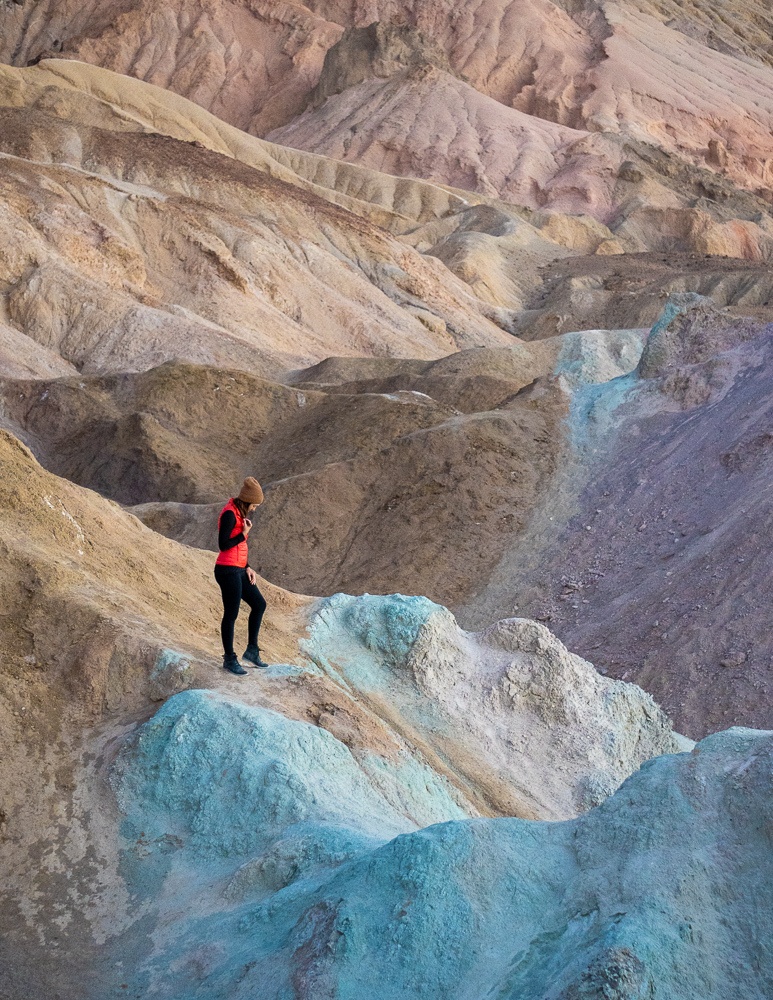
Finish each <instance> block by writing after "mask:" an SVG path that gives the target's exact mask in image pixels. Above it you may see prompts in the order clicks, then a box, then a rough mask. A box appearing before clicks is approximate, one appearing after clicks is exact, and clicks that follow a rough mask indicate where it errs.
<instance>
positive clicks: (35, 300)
mask: <svg viewBox="0 0 773 1000" xmlns="http://www.w3.org/2000/svg"><path fill="white" fill-rule="evenodd" d="M66 65H68V66H73V65H74V64H66ZM75 68H76V69H77V67H75ZM85 69H86V70H87V71H88V72H87V76H88V77H89V79H90V81H94V79H95V78H99V79H100V80H102V81H103V82H104V83H105V85H106V87H107V88H108V90H109V88H110V86H117V89H118V93H115V94H112V95H111V94H104V96H102V95H100V96H94V97H92V95H91V93H90V92H89V88H88V86H86V88H85V89H86V91H87V95H84V94H83V91H82V90H77V89H75V86H74V84H73V83H72V82H70V81H69V80H66V79H65V80H64V81H62V82H61V85H60V80H61V76H60V74H58V73H56V72H53V73H52V72H49V71H47V70H41V69H39V68H34V69H32V70H25V71H17V70H11V69H7V70H3V71H2V72H1V73H0V78H1V79H2V83H3V86H2V87H1V88H0V90H1V91H2V93H3V99H2V105H4V106H3V107H1V108H0V115H2V119H3V129H2V133H1V135H2V138H1V139H0V155H2V156H3V161H4V169H3V173H2V178H0V185H1V186H2V200H0V209H1V210H2V212H3V214H4V218H5V231H6V232H7V233H8V239H7V240H6V242H5V245H4V252H3V258H2V265H0V266H2V279H3V292H4V295H3V298H4V306H3V313H4V316H3V318H4V323H5V325H6V326H10V327H11V328H15V329H16V330H17V331H18V333H19V335H23V338H29V340H28V341H23V340H22V341H18V344H17V342H14V347H13V352H14V354H15V357H16V364H17V365H18V364H21V363H26V364H28V365H32V366H33V367H34V364H36V363H37V362H33V361H30V360H29V359H30V358H33V357H34V356H35V354H36V351H37V347H36V345H37V344H41V345H43V346H44V347H45V348H47V349H49V350H51V351H53V352H54V353H55V354H58V355H60V356H61V357H62V358H64V359H65V360H66V361H68V362H69V363H71V364H74V365H76V367H78V368H84V367H85V368H86V369H88V370H91V371H94V370H124V369H135V370H136V369H141V368H146V367H149V366H151V365H152V364H158V363H159V362H161V361H163V360H166V359H169V358H176V357H181V358H185V359H187V360H191V361H197V362H208V363H220V364H223V363H226V364H230V365H231V366H234V367H241V368H252V369H255V368H257V369H258V370H267V371H276V370H277V366H279V367H280V368H282V367H283V368H287V367H293V366H297V365H298V363H299V362H300V363H304V362H306V363H308V362H310V361H314V360H319V359H321V358H323V357H325V356H326V355H328V354H331V353H341V352H342V348H343V350H344V352H350V353H356V354H385V355H393V354H404V355H405V354H407V355H409V356H417V355H419V356H421V355H423V356H425V357H437V356H442V355H443V354H447V353H448V351H449V350H452V349H454V347H455V346H473V345H477V344H489V345H491V346H493V345H496V344H506V343H510V342H511V338H510V337H509V336H508V334H506V333H505V332H504V331H503V330H502V329H501V328H499V327H498V326H497V325H495V323H494V322H492V319H497V320H498V321H499V322H503V321H504V315H500V314H499V313H498V312H497V310H496V309H492V307H491V306H490V305H489V304H488V303H482V302H480V301H479V300H477V299H476V297H475V296H474V295H473V294H472V293H471V291H470V289H469V287H468V286H467V285H466V284H464V283H463V282H461V281H457V280H455V279H454V278H453V277H452V276H451V275H450V274H449V272H448V271H447V269H446V268H445V267H443V266H442V265H441V264H439V263H438V262H437V261H436V260H434V259H432V258H425V257H422V256H421V255H420V254H419V253H417V252H416V251H415V250H414V249H413V248H411V247H408V246H406V245H404V244H402V243H399V242H398V241H397V240H396V239H395V238H394V237H391V236H390V235H389V234H388V233H387V232H385V230H384V229H382V228H381V227H379V226H377V225H375V224H374V223H372V222H370V221H368V220H367V219H365V218H363V217H362V215H364V214H367V211H368V210H369V209H371V208H373V206H372V203H371V202H364V201H362V200H358V202H357V206H358V211H361V213H362V214H354V213H352V212H350V211H348V210H347V209H345V208H343V207H340V206H339V205H337V204H333V203H332V200H335V199H336V198H337V197H338V192H333V193H332V196H331V200H328V198H327V197H325V198H323V197H321V196H320V193H318V192H322V193H324V194H328V193H329V189H328V188H320V187H319V186H318V185H314V184H312V183H309V182H307V181H306V180H305V179H303V178H301V177H299V176H298V175H297V174H295V173H294V172H293V171H292V170H291V169H289V168H288V167H286V166H284V165H282V164H279V163H277V162H276V161H274V160H272V159H271V157H270V156H267V155H265V154H264V147H263V144H261V143H260V142H259V140H249V138H248V137H244V139H245V142H246V143H247V145H248V147H249V143H250V142H252V143H254V144H255V146H254V147H249V148H248V149H247V150H246V151H244V155H243V158H242V159H237V158H236V156H235V155H234V153H233V152H231V151H230V150H229V149H228V147H227V140H229V139H231V138H232V136H231V135H229V134H226V136H225V139H226V141H222V142H221V143H220V146H221V148H222V147H223V146H225V147H226V148H225V149H224V152H222V153H221V152H214V151H211V150H210V149H208V148H201V146H202V145H203V143H199V144H198V145H196V144H194V137H195V136H196V135H197V132H198V134H199V135H201V132H200V131H199V130H198V128H197V123H196V121H195V120H194V121H193V122H189V123H188V135H189V136H190V137H191V138H190V141H187V142H185V141H182V139H181V138H172V137H170V136H168V135H159V134H154V133H152V132H150V130H149V127H148V126H147V125H145V124H144V123H143V122H142V121H138V120H137V119H136V117H135V113H134V112H135V110H136V104H137V103H139V101H140V99H144V100H145V106H144V113H145V115H146V117H147V118H148V119H152V118H153V117H156V118H158V119H160V121H161V126H160V127H163V126H167V127H168V128H170V130H171V131H176V132H177V134H178V135H179V134H180V132H181V131H183V129H184V122H185V120H184V118H183V116H182V114H181V109H180V107H179V106H175V102H177V104H178V105H179V104H180V103H182V104H183V105H185V106H187V107H188V108H190V109H192V110H193V111H194V112H195V115H197V116H199V117H201V116H204V118H206V122H205V125H206V126H209V127H210V128H211V129H212V131H213V132H214V133H216V131H217V122H216V120H215V119H213V118H212V117H211V116H209V115H207V114H206V113H205V112H201V111H200V110H199V109H197V108H195V106H194V105H190V104H189V103H188V102H184V101H182V99H181V98H176V97H174V95H167V94H165V93H164V92H161V91H157V90H155V89H154V88H150V87H148V85H146V84H141V83H139V82H136V81H128V82H129V84H130V85H131V87H130V96H133V97H134V103H133V102H132V101H131V100H127V102H126V107H127V108H130V109H131V112H129V111H127V110H125V109H124V108H123V107H118V106H117V105H115V104H113V103H112V102H111V101H110V97H111V96H112V97H114V98H117V97H118V96H119V95H120V92H121V86H120V81H118V78H116V77H114V76H113V75H111V74H105V72H104V71H102V70H96V69H93V68H91V67H86V68H85ZM105 77H109V79H107V80H105ZM76 82H77V81H76ZM93 89H94V88H93V87H92V90H93ZM132 89H133V90H134V94H133V95H132V93H131V91H132ZM137 90H139V91H140V93H139V94H137ZM103 93H104V92H103ZM30 106H33V107H34V110H32V109H31V107H30ZM182 110H183V111H184V110H185V108H182ZM194 117H195V116H194ZM222 128H224V129H226V133H228V127H227V126H222ZM230 132H231V133H233V134H234V135H235V137H236V138H237V139H238V138H239V137H240V135H241V134H240V133H236V130H233V129H231V130H230ZM195 141H196V142H198V139H196V140H195ZM370 176H371V178H372V175H370ZM388 187H389V185H387V189H388ZM425 187H427V189H428V190H429V188H428V186H425ZM394 190H395V189H394V185H392V192H393V193H394ZM414 194H415V195H416V201H415V207H416V210H417V211H418V212H419V213H421V211H422V194H423V190H422V189H415V190H414ZM441 194H442V199H441V200H442V202H443V203H444V204H445V206H447V204H448V195H446V194H444V193H441ZM341 198H342V199H343V200H346V196H345V195H341ZM374 214H375V215H376V217H377V218H378V219H379V220H380V219H381V216H382V215H388V212H381V209H380V207H379V206H375V208H374ZM17 340H18V338H17ZM26 343H28V348H27V350H26V351H23V354H24V356H25V357H26V359H27V360H26V361H25V360H24V357H22V351H21V348H22V345H23V344H26ZM17 346H18V347H19V348H20V350H19V351H18V352H17Z"/></svg>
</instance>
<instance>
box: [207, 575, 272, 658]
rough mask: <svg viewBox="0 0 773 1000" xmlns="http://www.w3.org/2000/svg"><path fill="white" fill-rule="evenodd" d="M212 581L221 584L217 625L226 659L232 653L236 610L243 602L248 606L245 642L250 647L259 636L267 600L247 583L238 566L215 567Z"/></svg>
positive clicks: (237, 613)
mask: <svg viewBox="0 0 773 1000" xmlns="http://www.w3.org/2000/svg"><path fill="white" fill-rule="evenodd" d="M215 579H216V580H217V582H218V583H219V584H220V590H221V593H222V595H223V620H222V622H221V623H220V635H221V637H222V639H223V652H224V653H225V654H226V655H228V654H229V653H233V651H234V625H235V624H236V619H237V618H238V617H239V606H240V604H241V602H242V601H246V602H247V604H249V606H250V620H249V622H248V623H247V632H248V636H249V638H248V642H249V644H250V645H251V646H257V644H258V632H259V631H260V623H261V622H262V621H263V612H264V611H265V610H266V599H265V597H264V596H263V594H261V592H260V591H259V590H258V588H257V587H256V586H255V584H254V583H250V581H249V580H248V579H247V570H246V569H239V568H238V567H237V566H215Z"/></svg>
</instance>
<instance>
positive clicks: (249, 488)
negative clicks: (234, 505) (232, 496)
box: [239, 476, 263, 503]
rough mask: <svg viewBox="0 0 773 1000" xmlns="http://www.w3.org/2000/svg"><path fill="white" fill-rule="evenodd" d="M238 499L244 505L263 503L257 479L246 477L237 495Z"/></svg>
mask: <svg viewBox="0 0 773 1000" xmlns="http://www.w3.org/2000/svg"><path fill="white" fill-rule="evenodd" d="M239 499H240V500H243V501H244V502H245V503H263V490H262V489H261V488H260V483H259V482H258V481H257V479H253V477H252V476H247V478H246V479H245V480H244V485H243V486H242V488H241V492H240V493H239Z"/></svg>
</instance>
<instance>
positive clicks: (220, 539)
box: [217, 510, 245, 552]
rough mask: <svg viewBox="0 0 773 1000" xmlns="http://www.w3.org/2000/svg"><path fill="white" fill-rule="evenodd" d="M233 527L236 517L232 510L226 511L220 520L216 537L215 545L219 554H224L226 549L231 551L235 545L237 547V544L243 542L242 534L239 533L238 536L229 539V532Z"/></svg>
mask: <svg viewBox="0 0 773 1000" xmlns="http://www.w3.org/2000/svg"><path fill="white" fill-rule="evenodd" d="M235 527H236V515H235V514H234V512H233V511H232V510H227V511H226V512H225V514H223V516H222V517H221V518H220V531H219V532H218V536H217V544H218V548H219V549H220V551H221V552H226V551H228V549H232V548H233V547H234V546H235V545H238V544H239V542H243V541H244V540H245V539H244V533H243V532H241V531H240V532H239V534H238V535H235V536H234V537H233V538H231V532H232V531H233V530H234V528H235Z"/></svg>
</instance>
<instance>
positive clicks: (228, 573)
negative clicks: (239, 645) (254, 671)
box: [215, 476, 268, 674]
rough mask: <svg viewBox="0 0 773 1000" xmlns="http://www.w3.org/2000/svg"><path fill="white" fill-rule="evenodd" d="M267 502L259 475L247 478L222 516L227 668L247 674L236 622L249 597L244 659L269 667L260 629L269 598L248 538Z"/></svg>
mask: <svg viewBox="0 0 773 1000" xmlns="http://www.w3.org/2000/svg"><path fill="white" fill-rule="evenodd" d="M262 503H263V490H262V489H261V488H260V483H259V482H258V481H257V479H253V478H252V476H249V477H248V478H247V479H245V480H244V485H243V486H242V488H241V491H240V493H239V496H238V497H232V498H231V499H230V500H229V501H228V503H227V504H226V505H225V507H223V509H222V510H221V511H220V519H219V520H218V538H217V542H218V548H219V549H220V555H219V556H218V557H217V562H216V563H215V579H216V580H217V582H218V584H219V585H220V590H221V593H222V595H223V620H222V622H221V623H220V635H221V637H222V639H223V652H224V656H223V669H224V670H229V671H230V672H231V673H232V674H246V673H247V671H246V670H245V669H244V667H243V666H242V665H241V663H239V659H238V657H237V656H236V653H235V652H234V625H235V624H236V619H237V617H238V615H239V606H240V604H241V602H242V601H246V602H247V604H249V606H250V620H249V623H248V626H247V628H248V636H249V638H248V644H247V649H246V650H245V652H244V659H245V660H248V661H249V662H250V663H252V664H253V665H254V666H256V667H267V666H268V664H267V663H264V661H263V660H262V659H261V656H260V649H259V647H258V632H259V631H260V623H261V622H262V621H263V612H264V611H265V610H266V601H265V598H264V597H263V595H262V594H261V592H260V591H259V590H258V587H257V579H258V578H257V575H256V573H255V570H254V569H251V568H250V567H249V565H248V564H247V539H248V538H249V537H250V531H251V530H252V521H251V520H250V519H249V515H250V514H251V513H252V512H253V511H254V510H255V508H256V507H258V506H259V505H260V504H262Z"/></svg>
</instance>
